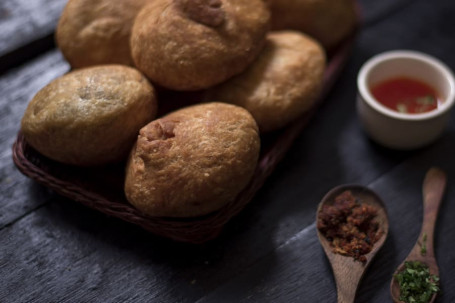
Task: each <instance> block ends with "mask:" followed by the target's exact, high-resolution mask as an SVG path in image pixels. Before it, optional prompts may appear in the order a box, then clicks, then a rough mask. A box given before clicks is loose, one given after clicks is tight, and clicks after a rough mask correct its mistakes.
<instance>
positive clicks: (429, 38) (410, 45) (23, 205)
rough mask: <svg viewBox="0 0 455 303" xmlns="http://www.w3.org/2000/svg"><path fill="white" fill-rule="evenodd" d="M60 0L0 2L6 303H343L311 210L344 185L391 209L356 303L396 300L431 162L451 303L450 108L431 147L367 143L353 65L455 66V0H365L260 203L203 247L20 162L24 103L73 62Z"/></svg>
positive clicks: (0, 206) (0, 280) (454, 209)
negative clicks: (28, 173)
mask: <svg viewBox="0 0 455 303" xmlns="http://www.w3.org/2000/svg"><path fill="white" fill-rule="evenodd" d="M65 2H66V1H65V0H2V1H1V2H0V28H1V31H0V96H1V97H0V121H1V132H0V144H1V149H0V159H1V161H0V163H1V164H0V192H1V195H0V302H199V303H202V302H335V301H336V291H335V284H334V280H333V277H332V272H331V269H330V266H329V264H328V262H327V259H326V257H325V256H324V253H323V250H322V248H321V247H320V245H319V243H318V240H317V237H316V229H315V211H316V207H317V204H318V202H319V201H320V199H321V198H322V197H323V195H324V194H325V193H326V192H327V191H328V190H329V189H331V188H332V187H334V186H337V185H340V184H345V183H359V184H363V185H366V186H369V187H370V188H372V189H373V190H375V191H376V192H377V193H378V194H379V195H380V196H381V197H382V198H383V200H384V202H385V204H386V206H387V208H388V212H389V219H390V233H389V237H388V239H387V241H386V243H385V246H384V247H383V249H382V250H381V251H380V252H379V254H378V255H377V257H376V259H375V260H374V261H373V263H372V265H371V267H370V268H369V270H368V272H367V273H366V275H365V277H364V280H363V281H362V283H361V285H360V289H359V291H358V296H357V302H380V303H383V302H390V301H391V299H390V295H389V283H390V279H391V277H392V273H393V271H394V269H395V267H396V266H397V265H398V264H399V263H400V262H401V261H402V260H403V258H404V257H405V256H406V255H407V253H408V252H409V250H410V249H411V247H412V246H413V244H414V242H415V241H416V238H417V236H418V233H419V229H420V221H421V219H422V202H421V200H422V197H421V185H422V180H423V177H424V174H425V172H426V171H427V170H428V168H430V167H431V166H433V165H436V166H440V167H441V168H443V169H444V170H445V171H446V172H447V174H448V177H449V179H448V190H447V192H446V195H445V198H444V201H443V205H442V209H441V213H440V216H439V221H438V225H437V228H436V233H437V235H436V254H437V259H438V262H439V264H440V268H441V273H440V274H441V287H442V293H441V295H440V297H439V300H438V302H447V303H449V302H455V279H454V274H455V253H454V251H455V242H453V240H455V220H454V217H455V153H454V152H455V120H454V118H453V115H452V118H451V120H450V125H449V128H448V129H447V132H446V133H445V135H444V136H443V137H442V138H441V139H440V140H438V141H437V142H436V143H434V144H432V145H431V146H429V147H427V148H423V149H420V150H415V151H409V152H398V151H393V150H388V149H385V148H382V147H380V146H378V145H376V144H374V143H373V142H371V141H370V140H369V139H368V138H367V137H366V135H365V134H364V133H363V131H362V129H361V126H360V125H359V121H358V119H357V115H356V111H355V97H356V75H357V72H358V70H359V68H360V66H361V65H362V63H363V62H365V60H367V59H368V58H370V57H371V56H373V55H375V54H377V53H380V52H383V51H386V50H392V49H413V50H418V51H423V52H426V53H429V54H431V55H434V56H436V57H438V58H440V59H441V60H443V61H444V62H445V63H447V65H449V66H450V67H451V68H452V69H455V55H454V54H455V36H454V31H455V2H454V1H453V0H434V1H428V0H414V1H412V0H383V1H369V0H361V1H360V3H361V5H362V7H363V16H364V25H363V29H362V31H361V32H360V33H359V36H358V39H357V42H356V44H355V47H354V50H353V53H352V56H351V58H350V60H349V61H348V64H347V66H346V68H345V70H344V72H343V74H342V76H341V78H340V79H339V81H338V82H337V84H336V86H335V87H334V89H333V91H332V93H331V94H330V96H329V97H328V98H327V99H326V100H325V102H324V104H323V106H322V107H321V108H320V109H319V110H318V112H317V114H316V115H315V117H314V118H313V119H312V120H311V122H310V124H309V125H308V126H307V128H306V129H305V130H304V131H303V132H302V134H301V135H300V136H299V137H298V139H297V140H296V142H295V144H294V145H293V147H292V149H291V150H290V151H289V153H288V155H287V156H286V158H285V159H284V161H282V162H281V163H280V165H279V167H278V168H277V169H276V171H275V172H274V174H273V175H272V176H271V177H270V178H269V179H268V181H267V182H266V184H265V186H264V187H263V188H262V189H261V190H260V191H259V192H258V193H257V195H256V197H255V198H254V200H253V201H252V203H251V204H249V205H248V206H247V207H246V209H245V210H244V211H243V212H242V213H241V214H240V215H238V216H237V217H235V218H234V219H233V220H231V221H230V222H229V224H228V225H227V226H226V227H225V229H224V231H223V233H222V234H221V236H220V237H219V238H218V239H216V240H214V241H212V242H209V243H207V244H204V245H198V246H195V245H188V244H181V243H175V242H171V241H168V240H165V239H161V238H159V237H156V236H154V235H152V234H149V233H147V232H145V231H143V230H142V229H140V228H139V227H136V226H133V225H131V224H128V223H125V222H123V221H120V220H117V219H114V218H110V217H107V216H105V215H102V214H100V213H98V212H95V211H93V210H91V209H88V208H86V207H84V206H81V205H80V204H78V203H76V202H74V201H71V200H69V199H66V198H64V197H61V196H59V195H57V194H55V193H53V192H51V191H50V190H48V189H46V188H44V187H42V186H40V185H37V184H36V183H35V182H33V181H31V180H29V179H27V178H26V177H24V176H23V175H22V174H21V173H19V171H18V170H17V169H16V168H15V166H14V165H13V162H12V157H11V145H12V143H13V141H14V139H15V136H16V133H17V131H18V129H19V123H20V119H21V117H22V114H23V112H24V109H25V107H26V105H27V103H28V101H29V100H30V99H31V98H32V96H33V95H34V94H35V93H36V92H37V91H38V90H39V89H40V88H41V87H43V86H44V85H45V84H47V83H48V82H49V81H50V80H52V79H54V78H56V77H57V76H60V75H62V74H64V73H65V72H67V71H68V69H69V66H68V64H67V63H66V62H65V61H64V60H63V58H62V56H61V54H60V52H59V51H58V50H57V49H55V45H54V43H53V30H54V28H55V24H56V21H57V20H58V16H59V14H60V12H61V10H62V8H63V6H64V4H65Z"/></svg>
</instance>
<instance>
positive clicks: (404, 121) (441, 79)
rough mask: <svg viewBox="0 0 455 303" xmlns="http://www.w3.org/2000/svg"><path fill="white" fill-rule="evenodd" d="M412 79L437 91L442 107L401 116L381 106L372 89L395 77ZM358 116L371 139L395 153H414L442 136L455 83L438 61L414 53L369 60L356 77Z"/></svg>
mask: <svg viewBox="0 0 455 303" xmlns="http://www.w3.org/2000/svg"><path fill="white" fill-rule="evenodd" d="M402 76H404V77H411V78H413V79H417V80H420V81H422V82H425V83H427V84H429V85H430V86H432V87H433V88H435V89H436V91H437V92H438V93H439V97H440V98H441V99H442V101H443V102H442V104H441V105H440V106H438V108H437V109H435V110H432V111H429V112H425V113H419V114H409V113H400V112H398V111H394V110H392V109H389V108H387V107H385V106H384V105H382V104H381V103H379V102H378V101H377V100H376V99H375V98H374V97H373V95H372V94H371V92H370V87H372V86H374V85H375V84H377V83H379V82H382V81H384V80H387V79H390V78H395V77H402ZM357 87H358V96H357V112H358V115H359V118H360V121H361V123H362V125H363V127H364V129H365V131H366V132H367V133H368V134H369V135H370V137H371V138H372V139H373V140H374V141H376V142H378V143H379V144H382V145H384V146H386V147H389V148H393V149H402V150H406V149H414V148H419V147H423V146H425V145H428V144H429V143H431V142H433V141H434V140H436V139H437V138H438V137H440V136H441V134H442V133H443V131H444V129H445V127H446V125H447V121H448V118H449V114H450V109H451V108H452V107H453V105H454V102H455V80H454V76H453V73H452V72H451V71H450V69H449V68H448V67H447V66H446V65H445V64H444V63H442V62H441V61H439V60H438V59H436V58H434V57H431V56H429V55H426V54H423V53H419V52H415V51H405V50H400V51H390V52H386V53H382V54H379V55H377V56H374V57H373V58H371V59H370V60H368V61H367V62H366V63H365V64H364V65H363V66H362V68H361V69H360V72H359V74H358V77H357Z"/></svg>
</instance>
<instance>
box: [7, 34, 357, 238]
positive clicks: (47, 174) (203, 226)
mask: <svg viewBox="0 0 455 303" xmlns="http://www.w3.org/2000/svg"><path fill="white" fill-rule="evenodd" d="M354 36H355V33H353V34H352V36H351V37H349V38H348V39H346V40H345V41H344V42H343V43H342V44H341V45H340V46H339V47H338V48H337V49H336V50H334V52H333V53H332V54H329V62H328V66H327V69H326V73H325V76H324V88H323V91H322V93H321V95H320V98H319V101H318V102H317V103H316V104H315V106H314V107H313V108H312V109H311V110H310V111H309V112H307V113H305V114H304V115H303V116H302V117H301V118H300V119H298V120H297V121H295V122H294V123H293V124H291V125H289V126H288V127H286V128H285V129H283V130H281V131H279V132H276V133H273V134H269V135H267V136H264V137H263V138H261V139H262V152H261V156H260V159H259V163H258V166H257V168H256V171H255V173H254V176H253V178H252V180H251V182H250V183H249V185H248V186H247V187H246V188H245V189H244V190H243V191H242V192H241V193H240V194H239V195H238V196H237V199H236V200H235V201H232V202H231V203H229V204H227V205H226V206H224V207H223V208H222V209H220V210H218V211H216V212H214V213H211V214H209V215H205V216H203V217H197V218H187V219H181V218H178V219H176V218H161V217H147V216H144V215H143V214H142V213H141V212H139V211H138V210H137V209H135V208H134V207H132V206H131V205H130V204H129V203H128V202H127V200H126V198H125V195H124V193H123V182H124V164H123V165H122V164H119V165H116V166H109V167H103V168H78V167H73V166H68V165H64V164H61V163H58V162H55V161H53V160H50V159H48V158H46V157H44V156H42V155H41V154H39V153H38V152H37V151H35V150H34V149H33V148H32V147H30V146H29V145H28V144H27V142H26V141H25V140H24V137H23V136H22V134H21V133H20V132H19V134H18V136H17V140H16V142H15V143H14V145H13V160H14V163H15V164H16V166H17V167H18V169H19V170H20V171H21V172H22V173H23V174H24V175H26V176H28V177H30V178H32V179H33V180H35V181H37V182H38V183H40V184H42V185H44V186H46V187H48V188H51V189H52V190H54V191H55V192H57V193H59V194H60V195H63V196H66V197H68V198H71V199H73V200H75V201H78V202H80V203H82V204H84V205H86V206H88V207H90V208H93V209H96V210H98V211H100V212H102V213H105V214H107V215H109V216H113V217H116V218H119V219H122V220H125V221H127V222H131V223H133V224H136V225H139V226H141V227H143V228H144V229H146V230H148V231H150V232H152V233H154V234H157V235H160V236H163V237H167V238H170V239H173V240H176V241H182V242H190V243H203V242H206V241H208V240H211V239H213V238H215V237H216V236H218V234H219V233H220V231H221V230H222V228H223V226H224V225H225V224H226V223H227V222H228V221H229V220H230V219H231V218H232V217H233V216H235V215H236V214H238V213H239V212H240V211H241V210H242V209H243V208H244V207H245V206H246V205H247V204H248V202H250V201H251V199H252V198H253V196H254V195H255V193H256V192H257V191H258V190H259V188H260V187H261V186H262V184H263V183H264V181H265V180H266V179H267V177H268V176H269V175H270V174H271V173H272V172H273V170H274V169H275V167H276V165H277V164H278V162H279V161H280V160H281V159H282V158H283V156H284V155H285V153H286V152H287V151H288V149H289V148H290V146H291V144H292V142H293V141H294V140H295V138H296V137H297V136H298V135H299V134H300V132H301V131H302V130H303V129H304V127H305V125H306V124H307V122H308V121H309V119H310V118H311V117H312V116H313V114H314V113H315V111H316V108H317V106H318V105H319V104H320V103H321V102H322V101H323V100H324V98H325V97H326V95H327V94H328V93H329V91H330V90H331V88H332V85H333V83H334V82H335V80H336V79H337V78H338V76H339V74H340V71H341V70H342V67H343V65H344V63H345V61H346V60H347V58H348V56H349V54H350V52H351V47H352V44H353V41H354Z"/></svg>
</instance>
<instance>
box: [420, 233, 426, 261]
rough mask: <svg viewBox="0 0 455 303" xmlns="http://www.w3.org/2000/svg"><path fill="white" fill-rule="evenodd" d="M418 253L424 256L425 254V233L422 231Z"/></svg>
mask: <svg viewBox="0 0 455 303" xmlns="http://www.w3.org/2000/svg"><path fill="white" fill-rule="evenodd" d="M420 254H421V255H422V256H425V255H426V254H427V234H426V233H423V236H422V244H420Z"/></svg>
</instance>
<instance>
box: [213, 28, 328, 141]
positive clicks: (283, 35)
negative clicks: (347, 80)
mask: <svg viewBox="0 0 455 303" xmlns="http://www.w3.org/2000/svg"><path fill="white" fill-rule="evenodd" d="M324 69H325V54H324V51H323V49H322V47H321V46H320V45H319V43H318V42H316V41H315V40H313V39H312V38H310V37H308V36H306V35H304V34H302V33H299V32H295V31H282V32H271V33H269V34H268V36H267V41H266V46H265V48H264V50H263V51H262V53H261V54H260V55H259V58H258V59H257V60H256V61H255V62H254V63H253V64H252V65H251V66H250V67H249V68H248V69H247V70H246V71H245V72H244V73H242V74H240V75H238V76H236V77H234V78H232V79H230V80H228V81H227V82H225V83H223V84H220V85H218V86H215V87H214V88H212V89H210V90H208V91H207V94H206V97H205V99H206V100H210V101H215V100H216V101H222V102H227V103H232V104H236V105H239V106H242V107H244V108H246V109H247V110H248V111H249V112H250V113H251V114H252V115H253V117H254V119H255V120H256V122H257V123H258V125H259V129H260V130H261V132H267V131H272V130H276V129H278V128H280V127H283V126H284V125H286V124H288V123H289V122H290V121H292V120H294V119H295V118H297V117H298V116H300V115H301V114H302V113H304V112H305V111H306V110H308V109H309V108H310V107H311V106H312V105H313V103H314V102H315V100H316V98H317V96H318V94H319V91H320V89H321V86H322V77H323V74H324Z"/></svg>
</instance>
